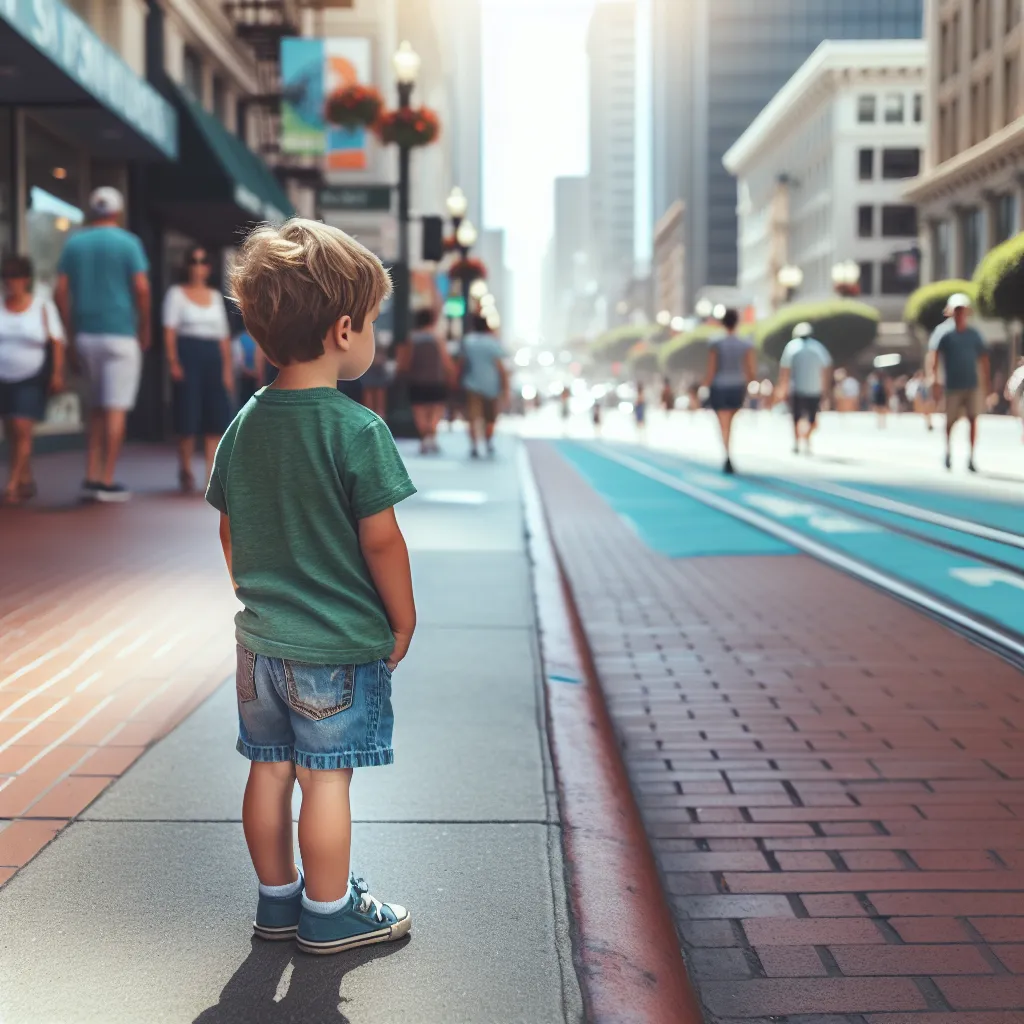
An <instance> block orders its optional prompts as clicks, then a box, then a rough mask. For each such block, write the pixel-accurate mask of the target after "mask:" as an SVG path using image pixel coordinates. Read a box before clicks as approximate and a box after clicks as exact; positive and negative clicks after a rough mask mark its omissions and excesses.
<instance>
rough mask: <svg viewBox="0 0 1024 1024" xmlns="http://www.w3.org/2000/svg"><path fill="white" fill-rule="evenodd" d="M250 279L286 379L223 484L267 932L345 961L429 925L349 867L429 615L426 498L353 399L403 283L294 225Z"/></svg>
mask: <svg viewBox="0 0 1024 1024" xmlns="http://www.w3.org/2000/svg"><path fill="white" fill-rule="evenodd" d="M231 285H232V290H233V293H234V296H235V298H236V299H237V301H238V303H239V305H240V307H241V310H242V313H243V315H244V317H245V322H246V326H247V327H248V329H249V330H250V332H251V333H252V335H253V337H255V338H257V339H258V340H259V343H260V345H261V346H262V347H263V348H264V350H265V351H266V353H267V356H268V357H269V359H270V360H271V362H273V363H274V364H275V365H276V366H277V367H279V373H278V377H277V379H276V380H275V382H274V384H273V385H272V386H270V387H268V388H267V389H265V390H264V391H261V392H260V393H258V394H257V395H256V396H255V397H254V399H253V400H252V401H251V402H249V403H248V404H247V405H246V406H245V408H244V409H242V410H241V412H239V413H238V415H237V416H236V417H235V419H234V421H233V422H232V423H231V426H230V427H229V428H228V431H227V432H226V433H225V435H224V439H223V440H222V441H221V444H220V447H219V448H218V450H217V457H216V461H215V464H214V473H213V477H212V478H211V480H210V487H209V490H208V491H207V500H208V501H209V502H210V504H212V505H213V506H214V507H215V508H217V509H218V510H219V511H220V513H221V517H220V524H221V525H220V533H221V542H222V545H223V548H224V557H225V559H226V561H227V566H228V572H229V575H230V577H231V580H232V583H233V585H234V588H235V591H236V594H237V596H238V599H239V601H240V602H241V604H242V610H241V611H240V612H239V613H238V615H237V617H236V627H237V628H236V638H237V642H238V647H237V654H238V666H237V675H236V689H237V697H238V710H239V738H238V750H239V752H240V753H241V754H243V756H245V757H246V758H248V759H249V761H250V762H251V764H250V766H249V781H248V783H247V785H246V789H245V798H244V801H243V803H242V826H243V830H244V832H245V838H246V843H247V844H248V847H249V853H250V856H251V857H252V862H253V867H254V868H255V869H256V875H257V877H258V879H259V883H260V885H259V899H258V904H257V909H256V919H255V922H254V924H253V930H254V931H255V933H256V935H257V936H260V937H261V938H265V939H288V938H291V937H292V936H295V935H297V937H298V944H299V947H300V948H301V949H303V950H305V951H307V952H311V953H336V952H340V951H341V950H344V949H349V948H351V947H354V946H365V945H369V944H371V943H377V942H389V941H392V940H394V939H398V938H400V937H401V936H403V935H405V934H406V933H407V932H408V931H409V929H410V927H411V923H412V921H411V918H410V916H409V913H408V911H407V910H405V908H404V907H401V906H398V905H397V904H388V903H383V902H381V901H380V900H378V899H376V898H375V897H373V896H371V895H370V893H369V891H368V888H367V886H366V883H365V882H363V881H362V880H361V879H359V878H357V877H356V876H355V874H354V873H352V872H351V871H350V865H349V857H350V852H351V839H352V814H351V808H350V804H349V786H350V783H351V779H352V769H353V768H362V767H367V766H372V765H385V764H391V763H392V761H393V759H394V753H393V749H392V728H393V723H394V715H393V711H392V706H391V678H392V672H393V671H394V670H395V668H396V666H397V665H398V664H399V663H400V662H401V661H402V660H403V659H404V657H405V655H406V652H407V651H408V649H409V642H410V640H411V639H412V634H413V629H414V627H415V623H416V612H415V606H414V603H413V591H412V579H411V574H410V569H409V554H408V551H407V549H406V545H405V541H404V539H403V537H402V534H401V531H400V530H399V527H398V523H397V521H396V519H395V513H394V506H395V505H396V504H397V503H398V502H399V501H402V500H403V499H404V498H407V497H408V496H409V495H411V494H413V493H414V491H415V488H414V487H413V485H412V482H411V481H410V479H409V475H408V473H407V472H406V469H405V466H404V465H403V464H402V459H401V457H400V456H399V454H398V449H397V448H396V446H395V442H394V440H393V439H392V437H391V434H390V432H389V431H388V428H387V426H386V425H385V424H384V422H383V421H382V420H381V419H380V417H379V416H377V415H376V414H375V413H373V412H371V411H370V410H368V409H366V408H365V407H363V406H361V405H359V404H358V403H356V402H354V401H351V400H349V399H348V398H347V397H346V396H345V395H343V394H341V393H339V391H338V389H337V381H338V380H350V379H356V378H358V377H360V376H361V375H362V374H363V373H364V372H365V371H366V369H367V367H369V365H370V363H371V362H372V361H373V349H374V336H373V321H374V320H375V319H376V317H377V315H378V313H379V311H380V304H381V302H382V301H383V300H384V299H385V298H386V297H387V296H388V294H389V293H390V291H391V282H390V280H389V278H388V275H387V272H386V271H385V270H384V268H383V266H382V265H381V263H380V261H379V260H378V259H377V257H376V256H374V255H373V254H372V253H371V252H370V251H369V250H367V249H365V248H363V246H361V245H360V244H359V243H358V242H356V241H355V240H354V239H352V238H350V237H349V236H348V235H346V234H344V232H342V231H340V230H338V229H337V228H332V227H328V226H326V225H324V224H321V223H318V222H315V221H309V220H302V219H293V220H290V221H288V222H287V223H285V224H284V225H283V226H282V227H280V228H274V227H270V226H263V227H260V228H257V229H256V230H255V231H253V233H252V234H251V235H249V237H248V239H247V240H246V241H245V243H244V244H243V246H242V248H241V250H240V252H239V254H238V258H237V261H236V264H235V267H234V270H233V272H232V275H231ZM296 779H298V782H299V786H300V788H301V790H302V806H301V810H300V812H299V828H298V834H299V849H300V851H301V854H302V865H303V870H302V871H300V870H299V869H298V868H297V867H296V866H295V857H294V852H293V848H292V811H291V808H292V800H291V797H292V791H293V789H294V785H295V781H296Z"/></svg>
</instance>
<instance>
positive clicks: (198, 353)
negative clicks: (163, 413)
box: [171, 334, 231, 437]
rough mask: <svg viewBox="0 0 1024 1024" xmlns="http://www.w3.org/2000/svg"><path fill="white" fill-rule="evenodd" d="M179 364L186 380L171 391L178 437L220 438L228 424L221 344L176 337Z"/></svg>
mask: <svg viewBox="0 0 1024 1024" xmlns="http://www.w3.org/2000/svg"><path fill="white" fill-rule="evenodd" d="M178 361H179V362H180V363H181V368H182V370H184V371H185V379H184V380H180V381H175V382H174V386H173V388H172V389H171V391H172V401H171V418H172V420H173V424H174V432H175V433H176V434H177V435H178V436H179V437H196V436H197V435H200V434H201V435H202V436H204V437H220V435H221V434H223V433H224V431H225V430H227V429H228V424H229V423H230V422H231V399H230V397H229V396H228V392H227V389H226V388H225V387H224V362H223V357H222V355H221V351H220V344H219V343H218V342H216V341H210V340H208V339H206V338H193V337H190V336H188V335H184V334H183V335H179V337H178Z"/></svg>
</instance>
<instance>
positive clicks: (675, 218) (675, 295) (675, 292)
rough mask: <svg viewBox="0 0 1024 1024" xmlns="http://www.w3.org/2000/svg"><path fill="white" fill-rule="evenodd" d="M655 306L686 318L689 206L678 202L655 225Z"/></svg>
mask: <svg viewBox="0 0 1024 1024" xmlns="http://www.w3.org/2000/svg"><path fill="white" fill-rule="evenodd" d="M651 272H652V277H653V287H654V305H655V307H656V309H657V311H658V312H659V313H660V312H661V311H662V310H668V312H669V313H671V314H672V316H673V317H676V316H684V315H685V311H686V310H687V309H689V306H690V304H689V302H688V301H687V296H686V207H685V206H683V204H682V202H681V201H680V200H678V199H677V200H676V201H675V202H674V203H672V204H671V206H669V208H668V209H667V210H666V211H665V212H664V214H662V216H661V218H660V219H659V220H658V223H657V224H655V225H654V259H653V265H652V270H651Z"/></svg>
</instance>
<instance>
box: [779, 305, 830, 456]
mask: <svg viewBox="0 0 1024 1024" xmlns="http://www.w3.org/2000/svg"><path fill="white" fill-rule="evenodd" d="M813 334H814V328H813V327H812V326H811V325H810V324H809V323H802V324H797V325H796V327H794V328H793V340H792V341H790V342H789V344H788V345H787V346H786V347H785V348H784V349H783V350H782V359H781V360H780V361H779V369H780V373H779V386H778V388H776V390H775V393H776V395H778V396H779V399H780V400H781V399H782V398H783V397H784V396H787V395H788V396H789V403H790V408H791V409H792V411H793V453H794V454H797V453H798V452H799V451H800V438H801V436H802V437H803V439H804V443H805V445H806V446H807V452H808V454H810V451H811V435H812V434H813V433H814V431H815V428H816V427H817V425H818V412H819V411H820V409H821V396H822V395H823V394H824V393H825V392H827V391H828V390H829V389H830V388H831V386H832V356H830V355H829V352H828V349H827V348H825V346H824V345H822V343H821V342H820V341H818V339H817V338H815V337H813V336H812V335H813ZM804 421H806V423H807V429H806V431H804V432H801V425H802V424H803V423H804Z"/></svg>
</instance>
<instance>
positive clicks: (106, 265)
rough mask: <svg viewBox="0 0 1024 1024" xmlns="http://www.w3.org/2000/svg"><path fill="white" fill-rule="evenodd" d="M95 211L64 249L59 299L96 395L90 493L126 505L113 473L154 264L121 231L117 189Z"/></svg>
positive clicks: (134, 390)
mask: <svg viewBox="0 0 1024 1024" xmlns="http://www.w3.org/2000/svg"><path fill="white" fill-rule="evenodd" d="M89 211H90V222H89V225H88V227H86V228H84V229H83V230H82V231H80V232H78V233H77V234H75V235H73V236H72V237H71V238H69V239H68V242H67V245H65V246H64V251H63V253H62V254H61V258H60V263H59V264H58V266H57V271H58V274H59V276H58V278H57V288H56V291H55V293H54V298H55V299H56V301H57V308H58V309H59V310H60V314H61V317H62V318H63V320H64V324H65V326H66V327H67V332H68V337H69V338H71V339H73V342H72V352H73V354H74V356H75V357H76V358H77V360H78V362H79V363H80V365H81V366H82V368H83V369H84V370H85V373H86V375H87V377H88V378H89V385H90V390H91V404H92V407H91V409H90V413H89V448H88V461H87V465H86V471H85V484H84V490H85V493H86V495H87V496H88V497H90V498H94V499H96V500H99V501H125V500H127V498H128V497H129V493H128V490H127V488H125V487H124V486H123V485H121V484H119V483H116V482H115V480H114V471H115V469H116V467H117V459H118V456H119V455H120V453H121V446H122V444H123V443H124V434H125V423H126V421H127V417H128V412H129V411H130V410H131V409H133V408H134V407H135V399H136V397H137V396H138V393H139V381H140V379H141V377H142V353H143V352H144V351H145V350H146V349H147V348H149V310H150V288H149V276H148V274H149V263H148V261H147V259H146V253H145V250H144V249H143V247H142V242H141V241H140V240H139V239H138V238H137V237H136V236H135V235H133V234H131V233H130V232H128V231H125V230H124V229H123V228H121V227H120V226H119V223H118V222H119V221H120V219H121V215H122V214H123V212H124V197H123V196H122V195H121V193H120V192H118V191H117V189H116V188H109V187H104V188H98V189H96V191H95V192H93V194H92V195H91V196H90V197H89Z"/></svg>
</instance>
